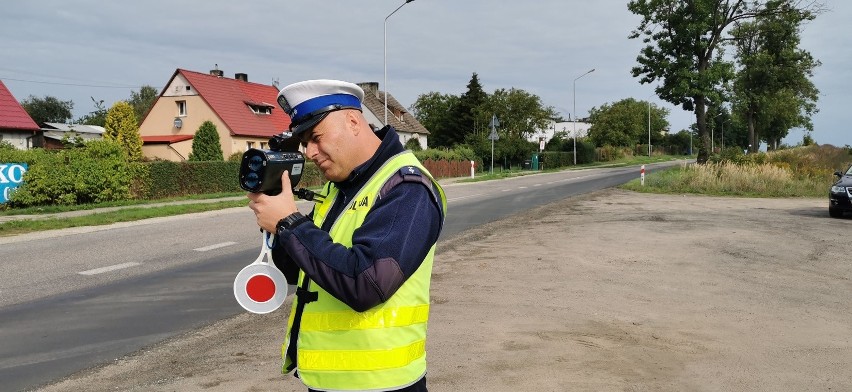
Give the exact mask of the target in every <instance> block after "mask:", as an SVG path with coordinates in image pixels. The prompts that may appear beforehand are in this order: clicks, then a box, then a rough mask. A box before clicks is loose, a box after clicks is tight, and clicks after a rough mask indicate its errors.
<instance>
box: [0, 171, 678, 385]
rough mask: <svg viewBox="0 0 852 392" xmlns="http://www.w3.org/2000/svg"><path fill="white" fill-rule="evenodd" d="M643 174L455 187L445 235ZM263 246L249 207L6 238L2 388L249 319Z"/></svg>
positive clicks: (1, 252)
mask: <svg viewBox="0 0 852 392" xmlns="http://www.w3.org/2000/svg"><path fill="white" fill-rule="evenodd" d="M675 164H677V163H664V164H655V165H647V170H648V171H651V170H654V169H655V168H658V167H662V166H669V165H675ZM638 175H639V168H638V167H629V168H598V169H586V170H576V171H564V172H558V173H546V174H537V175H529V176H523V177H517V178H513V179H507V180H500V181H487V182H478V183H455V184H449V185H447V186H446V187H445V190H446V193H447V197H448V202H449V207H448V209H449V214H448V216H447V220H446V223H445V226H444V232H443V233H442V237H443V238H449V237H452V236H454V235H456V234H458V233H459V232H461V231H464V230H466V229H468V228H471V227H475V226H478V225H481V224H484V223H488V222H492V221H495V220H498V219H501V218H503V217H506V216H509V215H513V214H515V213H518V212H520V211H523V210H526V209H529V208H533V207H536V206H540V205H543V204H548V203H551V202H554V201H557V200H561V199H564V198H566V197H570V196H573V195H578V194H582V193H587V192H591V191H595V190H599V189H604V188H608V187H611V186H615V185H619V184H622V183H624V182H627V181H629V180H631V179H634V178H637V177H638ZM309 208H310V205H309V204H308V203H302V204H300V209H303V210H307V209H309ZM259 245H260V233H259V232H258V230H257V226H256V224H255V222H254V217H253V215H252V213H251V211H249V210H248V209H247V208H237V209H228V210H221V211H216V212H209V213H201V214H191V215H185V216H180V217H170V218H157V219H149V220H145V221H140V222H134V223H128V224H116V225H111V226H104V227H97V228H79V229H68V230H58V231H53V232H43V233H34V234H28V235H21V236H17V237H9V238H0V259H2V262H0V386H2V387H0V389H2V390H4V391H5V390H9V391H17V390H26V389H31V388H34V387H37V386H38V385H42V384H44V383H47V382H50V381H52V380H56V379H59V378H62V377H64V376H67V375H68V374H71V373H74V372H76V371H79V370H82V369H85V368H88V367H91V366H97V365H99V364H103V363H108V362H111V361H113V360H115V359H117V358H120V357H121V356H123V355H125V354H129V353H132V352H135V351H137V350H139V349H143V348H144V347H146V346H150V345H153V344H156V343H157V342H160V341H162V340H164V339H166V338H169V337H172V336H175V335H178V334H181V333H185V332H187V331H190V330H192V329H195V328H198V327H200V326H203V325H207V324H209V323H212V322H214V321H217V320H220V319H223V318H227V317H231V316H234V315H236V314H238V313H241V312H243V310H242V309H241V308H240V307H239V305H237V303H236V301H235V300H234V298H233V290H232V285H233V280H234V277H235V275H236V273H237V272H238V271H239V270H240V269H241V268H242V267H244V266H245V265H248V264H249V263H251V262H252V261H254V259H255V258H257V255H258V253H259V249H260V246H259Z"/></svg>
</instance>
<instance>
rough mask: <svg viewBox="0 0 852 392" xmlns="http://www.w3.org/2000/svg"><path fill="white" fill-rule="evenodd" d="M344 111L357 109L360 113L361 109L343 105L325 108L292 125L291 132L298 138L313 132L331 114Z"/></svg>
mask: <svg viewBox="0 0 852 392" xmlns="http://www.w3.org/2000/svg"><path fill="white" fill-rule="evenodd" d="M342 109H355V110H358V111H360V110H361V108H356V107H352V106H342V105H331V106H327V107H324V108H322V109H320V110H317V111H314V112H313V113H311V114H310V115H308V116H307V117H305V118H304V119H303V120H302V121H300V122H298V123H291V124H290V132H293V136H298V135H299V134H300V133H303V132H305V131H309V130H311V129H312V128H313V127H315V126H316V125H317V124H319V123H320V121H322V120H323V119H325V117H326V116H328V114H329V113H331V112H334V111H338V110H342Z"/></svg>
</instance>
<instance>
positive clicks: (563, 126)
mask: <svg viewBox="0 0 852 392" xmlns="http://www.w3.org/2000/svg"><path fill="white" fill-rule="evenodd" d="M575 127H576V128H575ZM591 127H592V124H591V123H588V122H584V121H577V122H576V123H575V122H573V121H561V122H556V121H550V124H549V125H548V127H547V128H545V129H540V130H538V131H537V132H535V133H533V134H532V135H530V136H529V137H527V140H529V141H531V142H540V141H542V140H544V142H545V143H547V142H549V141H550V139H552V138H553V135H554V134H556V133H557V132H564V133H565V134H566V135H567V137H568V138H569V139H570V138H573V137H574V133H575V132H574V130H575V129H576V134H577V138H584V137H586V135H588V133H589V128H591Z"/></svg>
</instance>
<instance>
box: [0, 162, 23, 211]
mask: <svg viewBox="0 0 852 392" xmlns="http://www.w3.org/2000/svg"><path fill="white" fill-rule="evenodd" d="M26 172H27V164H26V163H0V203H5V202H7V201H9V196H11V195H12V191H13V190H15V188H17V187H19V186H21V184H23V183H24V173H26Z"/></svg>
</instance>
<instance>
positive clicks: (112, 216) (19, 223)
mask: <svg viewBox="0 0 852 392" xmlns="http://www.w3.org/2000/svg"><path fill="white" fill-rule="evenodd" d="M247 205H248V201H247V200H233V201H219V202H211V203H195V204H183V205H170V206H160V207H136V208H134V207H130V208H126V209H122V210H119V211H112V212H103V213H94V214H90V215H84V216H78V217H71V218H44V219H24V220H14V221H8V222H4V223H0V237H5V236H11V235H17V234H24V233H31V232H35V231H43V230H56V229H67V228H71V227H81V226H102V225H109V224H112V223H118V222H130V221H137V220H141V219H148V218H159V217H164V216H173V215H181V214H190V213H195V212H205V211H214V210H221V209H225V208H233V207H246V206H247Z"/></svg>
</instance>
